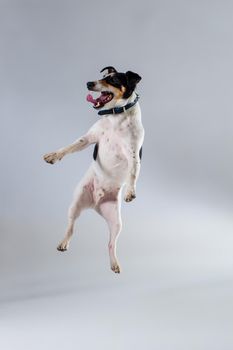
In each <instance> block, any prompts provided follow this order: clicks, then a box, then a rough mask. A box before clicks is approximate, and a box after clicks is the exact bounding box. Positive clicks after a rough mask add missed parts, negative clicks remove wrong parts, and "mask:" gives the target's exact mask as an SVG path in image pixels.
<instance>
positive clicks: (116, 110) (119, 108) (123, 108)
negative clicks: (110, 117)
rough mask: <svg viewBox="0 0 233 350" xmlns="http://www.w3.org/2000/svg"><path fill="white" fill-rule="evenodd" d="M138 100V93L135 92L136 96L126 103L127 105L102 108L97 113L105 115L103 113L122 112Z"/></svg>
mask: <svg viewBox="0 0 233 350" xmlns="http://www.w3.org/2000/svg"><path fill="white" fill-rule="evenodd" d="M138 100H139V95H138V94H136V98H135V100H134V101H133V102H130V103H127V105H125V106H122V107H114V108H110V109H104V110H102V111H99V112H98V114H99V115H105V114H119V113H123V112H125V111H127V109H129V108H131V107H133V106H134V105H136V103H137V102H138Z"/></svg>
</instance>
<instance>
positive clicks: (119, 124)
mask: <svg viewBox="0 0 233 350" xmlns="http://www.w3.org/2000/svg"><path fill="white" fill-rule="evenodd" d="M101 73H103V77H102V78H101V79H100V80H96V81H90V82H88V83H87V89H88V90H89V91H95V92H98V93H100V94H99V96H98V97H97V98H94V97H93V96H92V95H91V94H88V95H87V101H88V102H90V103H92V104H93V107H94V108H95V109H96V110H97V111H98V115H100V119H98V121H97V122H96V123H95V124H94V125H93V126H92V127H91V128H90V129H89V131H88V132H87V133H86V134H85V135H83V136H81V137H80V138H78V139H77V140H76V141H75V142H74V143H72V144H70V145H68V146H66V147H63V148H60V149H58V150H57V151H56V152H52V153H48V154H45V155H44V160H45V161H46V162H47V163H50V164H54V163H55V162H57V161H60V160H61V159H62V158H63V157H64V156H65V155H67V154H69V153H73V152H78V151H82V150H83V149H85V148H86V147H88V146H90V145H92V144H95V147H94V153H93V158H94V160H93V162H92V164H91V166H90V168H89V169H88V171H87V172H86V174H85V175H84V177H83V179H82V180H81V181H80V183H79V184H78V186H77V188H76V190H75V194H74V198H73V201H72V204H71V206H70V208H69V211H68V227H67V230H66V233H65V237H64V239H63V241H62V242H61V243H60V244H59V245H58V247H57V249H58V250H59V251H61V252H64V251H66V250H67V249H68V246H69V243H70V239H71V236H72V234H73V230H74V223H75V220H76V219H77V218H78V217H79V216H80V214H81V212H82V211H83V210H84V209H87V208H93V209H95V210H96V212H97V213H99V214H100V215H101V216H102V217H103V218H104V219H105V220H106V222H107V224H108V228H109V232H110V238H109V243H108V250H109V257H110V266H111V269H112V270H113V271H114V272H115V273H120V264H119V261H118V258H117V254H116V243H117V239H118V237H119V234H120V231H121V228H122V220H121V193H122V188H123V187H124V186H126V189H125V196H124V200H125V201H126V202H130V201H132V200H133V199H135V198H136V183H137V179H138V175H139V172H140V164H141V155H142V144H143V140H144V128H143V125H142V122H141V110H140V106H139V103H138V99H139V96H138V95H137V94H136V92H135V89H136V86H137V84H138V83H139V81H140V80H141V77H140V76H139V75H138V74H137V73H134V72H131V71H127V72H126V73H121V72H118V71H117V70H116V69H115V68H114V67H111V66H109V67H105V68H103V69H102V70H101Z"/></svg>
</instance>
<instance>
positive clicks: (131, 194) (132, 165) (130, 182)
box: [124, 150, 141, 202]
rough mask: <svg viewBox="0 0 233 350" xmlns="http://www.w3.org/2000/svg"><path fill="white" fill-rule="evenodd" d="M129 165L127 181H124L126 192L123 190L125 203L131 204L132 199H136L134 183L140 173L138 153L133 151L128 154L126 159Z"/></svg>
mask: <svg viewBox="0 0 233 350" xmlns="http://www.w3.org/2000/svg"><path fill="white" fill-rule="evenodd" d="M128 163H129V173H128V179H127V181H126V190H125V197H124V199H125V201H126V202H131V201H132V200H133V199H135V198H136V183H137V179H138V175H139V172H140V166H141V162H140V157H139V151H138V150H135V151H134V150H133V151H132V152H130V156H129V159H128Z"/></svg>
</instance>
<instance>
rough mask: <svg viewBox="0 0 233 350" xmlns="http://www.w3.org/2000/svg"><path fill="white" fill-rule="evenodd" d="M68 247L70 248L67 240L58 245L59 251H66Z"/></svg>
mask: <svg viewBox="0 0 233 350" xmlns="http://www.w3.org/2000/svg"><path fill="white" fill-rule="evenodd" d="M68 248H69V244H68V243H67V242H61V243H60V244H59V245H58V246H57V250H59V252H65V251H66V250H67V249H68Z"/></svg>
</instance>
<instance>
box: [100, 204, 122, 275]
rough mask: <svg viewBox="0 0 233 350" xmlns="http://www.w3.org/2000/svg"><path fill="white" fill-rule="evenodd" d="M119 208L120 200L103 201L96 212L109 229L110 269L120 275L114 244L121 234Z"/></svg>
mask: <svg viewBox="0 0 233 350" xmlns="http://www.w3.org/2000/svg"><path fill="white" fill-rule="evenodd" d="M120 210H121V208H120V200H119V199H116V200H113V201H105V202H102V203H100V204H99V205H98V207H97V208H96V211H97V212H98V213H99V214H100V215H101V216H103V218H104V219H105V220H106V222H107V224H108V227H109V233H110V238H109V244H108V250H109V257H110V265H111V269H112V270H113V271H114V272H115V273H120V265H119V262H118V259H117V255H116V243H117V238H118V236H119V234H120V232H121V228H122V221H121V211H120Z"/></svg>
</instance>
